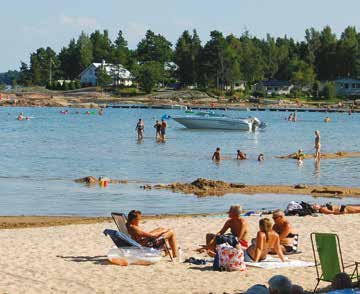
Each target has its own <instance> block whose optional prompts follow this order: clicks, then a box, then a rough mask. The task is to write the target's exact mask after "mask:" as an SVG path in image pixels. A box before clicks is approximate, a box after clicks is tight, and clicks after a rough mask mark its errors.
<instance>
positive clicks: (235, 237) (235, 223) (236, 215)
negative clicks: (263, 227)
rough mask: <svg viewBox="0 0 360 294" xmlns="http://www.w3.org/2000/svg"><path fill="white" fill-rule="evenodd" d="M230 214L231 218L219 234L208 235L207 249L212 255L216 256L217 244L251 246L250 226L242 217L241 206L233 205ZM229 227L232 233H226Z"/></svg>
mask: <svg viewBox="0 0 360 294" xmlns="http://www.w3.org/2000/svg"><path fill="white" fill-rule="evenodd" d="M228 214H229V219H228V220H227V221H226V223H225V224H224V226H223V228H222V229H221V230H220V231H219V232H218V233H217V234H211V233H209V234H207V235H206V249H207V251H208V254H209V255H210V256H215V248H216V245H217V244H222V243H228V244H229V245H231V246H233V247H236V246H237V245H240V246H241V247H243V248H247V247H248V246H249V245H248V242H249V240H250V239H249V228H248V224H247V222H246V220H245V219H243V218H241V217H240V214H241V207H240V206H239V205H234V206H231V207H230V209H229V211H228ZM228 229H230V231H231V234H226V235H224V234H225V233H226V231H227V230H228Z"/></svg>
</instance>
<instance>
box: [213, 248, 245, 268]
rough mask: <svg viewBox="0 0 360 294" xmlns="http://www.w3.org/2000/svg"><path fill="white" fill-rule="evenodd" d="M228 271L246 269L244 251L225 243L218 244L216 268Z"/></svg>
mask: <svg viewBox="0 0 360 294" xmlns="http://www.w3.org/2000/svg"><path fill="white" fill-rule="evenodd" d="M216 268H217V269H218V270H226V271H229V272H231V271H245V270H246V265H245V263H244V251H243V250H242V249H241V248H239V249H237V248H234V247H232V246H231V245H229V244H227V243H224V244H220V245H217V246H216V256H215V260H214V269H216Z"/></svg>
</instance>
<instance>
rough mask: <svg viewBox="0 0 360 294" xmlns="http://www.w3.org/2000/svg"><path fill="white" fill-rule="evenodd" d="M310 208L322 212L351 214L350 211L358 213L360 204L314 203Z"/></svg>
mask: <svg viewBox="0 0 360 294" xmlns="http://www.w3.org/2000/svg"><path fill="white" fill-rule="evenodd" d="M312 208H313V209H314V210H315V211H316V212H320V213H323V214H352V213H360V205H341V206H338V205H331V204H326V205H324V206H321V205H319V204H314V205H313V206H312Z"/></svg>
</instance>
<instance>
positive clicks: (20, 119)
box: [17, 112, 30, 121]
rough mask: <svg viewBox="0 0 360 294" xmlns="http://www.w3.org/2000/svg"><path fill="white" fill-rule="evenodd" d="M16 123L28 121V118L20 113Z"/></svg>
mask: <svg viewBox="0 0 360 294" xmlns="http://www.w3.org/2000/svg"><path fill="white" fill-rule="evenodd" d="M17 120H18V121H22V120H30V117H29V116H25V114H24V112H20V113H19V115H18V117H17Z"/></svg>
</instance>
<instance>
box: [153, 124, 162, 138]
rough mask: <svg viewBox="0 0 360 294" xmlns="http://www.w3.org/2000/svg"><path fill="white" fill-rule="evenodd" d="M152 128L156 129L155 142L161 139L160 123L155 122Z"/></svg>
mask: <svg viewBox="0 0 360 294" xmlns="http://www.w3.org/2000/svg"><path fill="white" fill-rule="evenodd" d="M154 128H155V129H156V134H155V138H156V140H159V139H161V123H160V122H159V121H158V120H157V121H156V123H155V125H154Z"/></svg>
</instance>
